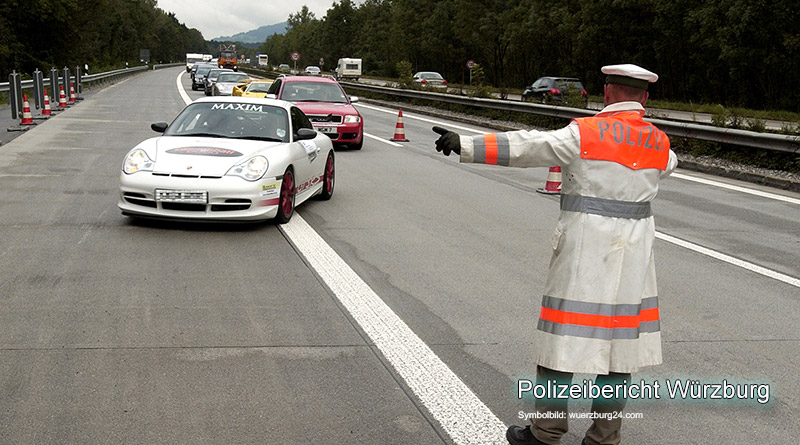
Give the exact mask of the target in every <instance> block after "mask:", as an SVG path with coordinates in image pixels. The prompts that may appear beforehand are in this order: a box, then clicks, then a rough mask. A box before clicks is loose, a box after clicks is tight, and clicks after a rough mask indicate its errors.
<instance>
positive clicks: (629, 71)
mask: <svg viewBox="0 0 800 445" xmlns="http://www.w3.org/2000/svg"><path fill="white" fill-rule="evenodd" d="M600 71H602V72H603V74H608V77H607V78H606V83H616V84H621V85H628V86H631V87H634V88H641V89H643V90H646V89H647V85H648V83H652V82H655V81H657V80H658V74H656V73H654V72H652V71H648V70H646V69H644V68H642V67H640V66H637V65H633V64H630V63H624V64H622V65H606V66H604V67H603V68H601V69H600Z"/></svg>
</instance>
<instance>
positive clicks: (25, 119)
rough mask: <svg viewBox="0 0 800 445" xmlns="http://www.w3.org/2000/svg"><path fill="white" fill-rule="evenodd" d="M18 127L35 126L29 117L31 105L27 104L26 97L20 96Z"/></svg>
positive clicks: (25, 95) (31, 117)
mask: <svg viewBox="0 0 800 445" xmlns="http://www.w3.org/2000/svg"><path fill="white" fill-rule="evenodd" d="M20 125H36V124H35V123H34V122H33V116H31V105H30V104H29V103H28V95H27V94H23V95H22V122H20Z"/></svg>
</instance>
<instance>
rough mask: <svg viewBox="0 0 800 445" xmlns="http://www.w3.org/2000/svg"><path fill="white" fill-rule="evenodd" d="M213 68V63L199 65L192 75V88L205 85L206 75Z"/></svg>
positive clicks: (196, 88) (197, 88)
mask: <svg viewBox="0 0 800 445" xmlns="http://www.w3.org/2000/svg"><path fill="white" fill-rule="evenodd" d="M212 69H214V65H200V66H197V70H196V71H194V73H193V76H192V90H193V91H197V90H199V89H200V88H202V87H203V86H204V85H205V82H206V75H207V74H208V72H209V71H211V70H212Z"/></svg>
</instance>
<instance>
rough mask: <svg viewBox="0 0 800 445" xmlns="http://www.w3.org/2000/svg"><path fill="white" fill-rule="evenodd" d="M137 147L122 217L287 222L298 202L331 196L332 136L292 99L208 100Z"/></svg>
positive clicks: (127, 172)
mask: <svg viewBox="0 0 800 445" xmlns="http://www.w3.org/2000/svg"><path fill="white" fill-rule="evenodd" d="M151 128H152V129H153V130H154V131H156V132H158V133H163V134H162V135H159V136H157V137H154V138H150V139H147V140H145V141H143V142H141V143H139V144H138V145H137V146H135V147H134V148H133V149H132V150H131V151H130V152H128V154H127V155H126V156H125V158H124V160H123V162H122V171H121V172H120V193H119V202H118V206H119V208H120V210H121V211H122V213H123V214H124V215H130V216H134V217H145V218H160V219H189V220H199V221H260V220H265V219H272V218H275V219H276V220H277V221H278V222H280V223H285V222H288V221H289V219H290V218H291V217H292V215H293V213H294V208H295V206H296V205H299V204H300V203H302V202H304V201H306V200H308V199H309V198H311V197H314V196H317V197H319V198H320V199H323V200H327V199H330V198H331V196H332V195H333V186H334V151H333V145H332V143H331V139H330V138H329V137H328V136H325V135H324V134H322V133H319V132H317V131H315V130H314V127H312V126H311V122H309V120H308V118H307V117H306V115H305V114H303V112H302V111H301V110H300V109H299V108H297V107H296V106H294V105H293V104H292V103H290V102H286V101H282V100H276V99H262V98H251V97H239V96H232V97H213V98H212V97H208V98H205V97H204V98H201V99H198V100H196V101H194V102H193V103H191V104H189V105H187V106H186V108H184V109H183V111H181V112H180V114H178V116H177V117H176V118H175V120H174V121H172V123H171V124H167V123H166V122H158V123H154V124H152V125H151Z"/></svg>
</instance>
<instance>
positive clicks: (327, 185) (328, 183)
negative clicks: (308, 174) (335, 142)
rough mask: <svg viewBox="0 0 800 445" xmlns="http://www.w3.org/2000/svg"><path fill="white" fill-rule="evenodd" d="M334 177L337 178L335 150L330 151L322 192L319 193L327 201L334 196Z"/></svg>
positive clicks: (323, 177) (320, 197)
mask: <svg viewBox="0 0 800 445" xmlns="http://www.w3.org/2000/svg"><path fill="white" fill-rule="evenodd" d="M334 179H336V174H335V169H334V162H333V151H331V152H330V153H328V160H327V161H325V173H324V174H323V176H322V193H320V194H319V199H321V200H323V201H327V200H329V199H331V196H333V186H334Z"/></svg>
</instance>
